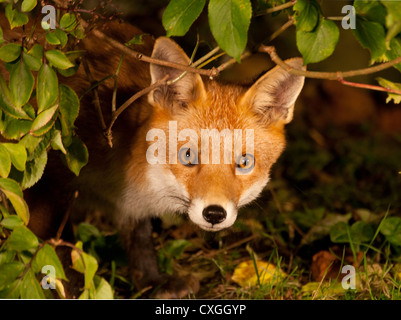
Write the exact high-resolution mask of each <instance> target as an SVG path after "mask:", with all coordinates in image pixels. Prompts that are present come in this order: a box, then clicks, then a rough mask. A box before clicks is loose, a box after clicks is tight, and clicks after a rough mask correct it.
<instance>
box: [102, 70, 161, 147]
mask: <svg viewBox="0 0 401 320" xmlns="http://www.w3.org/2000/svg"><path fill="white" fill-rule="evenodd" d="M167 79H168V75H166V76H165V77H164V78H163V79H160V80H158V81H156V82H155V83H153V84H152V85H150V86H149V87H146V88H144V89H142V90H140V91H138V92H137V93H135V94H134V95H133V96H132V97H131V98H129V99H128V100H127V101H125V102H124V104H123V105H122V106H121V107H119V108H118V109H117V110H116V112H114V113H113V117H112V119H111V121H110V125H109V126H108V128H107V130H105V136H106V139H107V141H108V143H109V146H110V147H113V142H112V139H113V136H112V133H111V129H112V127H113V125H114V122H116V120H117V118H118V117H119V115H120V114H121V113H123V111H124V110H125V109H127V108H128V107H129V106H130V105H131V104H132V103H134V101H136V100H138V99H139V98H140V97H142V96H144V95H145V94H147V93H148V92H150V91H152V90H153V89H155V88H157V87H160V86H163V85H168V84H169V82H168V81H167Z"/></svg>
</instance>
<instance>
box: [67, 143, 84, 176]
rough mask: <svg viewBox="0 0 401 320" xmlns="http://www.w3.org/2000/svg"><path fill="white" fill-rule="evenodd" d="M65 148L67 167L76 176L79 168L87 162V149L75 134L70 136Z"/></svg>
mask: <svg viewBox="0 0 401 320" xmlns="http://www.w3.org/2000/svg"><path fill="white" fill-rule="evenodd" d="M66 149H67V154H66V155H65V159H66V162H67V165H68V168H69V169H70V170H71V171H72V172H73V173H75V175H77V176H78V175H79V172H80V171H81V169H82V168H83V167H84V166H85V165H86V164H87V163H88V158H89V154H88V149H87V148H86V146H85V144H83V142H82V141H81V140H80V139H79V138H78V137H76V136H73V137H72V142H71V144H70V145H69V146H68V147H67V148H66Z"/></svg>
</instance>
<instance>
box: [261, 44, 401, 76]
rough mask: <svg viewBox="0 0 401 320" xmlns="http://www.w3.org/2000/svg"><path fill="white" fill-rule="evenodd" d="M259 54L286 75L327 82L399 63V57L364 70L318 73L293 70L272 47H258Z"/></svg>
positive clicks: (364, 73)
mask: <svg viewBox="0 0 401 320" xmlns="http://www.w3.org/2000/svg"><path fill="white" fill-rule="evenodd" d="M259 51H260V52H266V53H268V54H269V55H270V58H271V59H272V60H273V62H274V63H276V64H277V65H279V66H280V67H282V68H283V69H285V70H286V71H287V72H288V73H290V74H293V75H296V76H303V77H307V78H315V79H328V80H338V79H343V78H351V77H355V76H360V75H366V74H372V73H376V72H379V71H382V70H385V69H388V68H390V67H392V66H395V65H396V64H399V63H401V57H398V58H396V59H394V60H391V61H388V62H385V63H381V64H378V65H376V66H373V67H368V68H364V69H358V70H350V71H337V72H320V71H305V70H300V69H295V68H293V67H291V66H290V65H288V64H286V63H285V62H284V61H283V60H282V59H281V58H280V57H279V56H278V54H277V52H276V48H275V47H273V46H264V45H261V46H260V47H259Z"/></svg>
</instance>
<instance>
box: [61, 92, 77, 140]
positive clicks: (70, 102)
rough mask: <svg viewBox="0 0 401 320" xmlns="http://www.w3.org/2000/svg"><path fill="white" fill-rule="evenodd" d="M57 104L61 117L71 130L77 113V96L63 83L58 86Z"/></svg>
mask: <svg viewBox="0 0 401 320" xmlns="http://www.w3.org/2000/svg"><path fill="white" fill-rule="evenodd" d="M59 105H60V113H61V118H62V120H63V121H64V122H65V125H66V126H67V129H68V131H69V132H71V131H73V126H74V122H75V120H76V118H77V117H78V114H79V98H78V96H77V94H76V93H75V91H74V90H72V89H71V88H70V87H68V86H66V85H63V84H60V87H59Z"/></svg>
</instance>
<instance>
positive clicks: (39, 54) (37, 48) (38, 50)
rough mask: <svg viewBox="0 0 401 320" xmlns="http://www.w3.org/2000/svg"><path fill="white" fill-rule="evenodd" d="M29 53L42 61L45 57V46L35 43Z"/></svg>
mask: <svg viewBox="0 0 401 320" xmlns="http://www.w3.org/2000/svg"><path fill="white" fill-rule="evenodd" d="M28 54H29V55H31V56H33V57H35V58H38V59H40V60H41V61H42V58H43V46H42V45H41V44H35V45H34V46H33V47H32V48H31V49H30V50H29V51H28Z"/></svg>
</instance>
